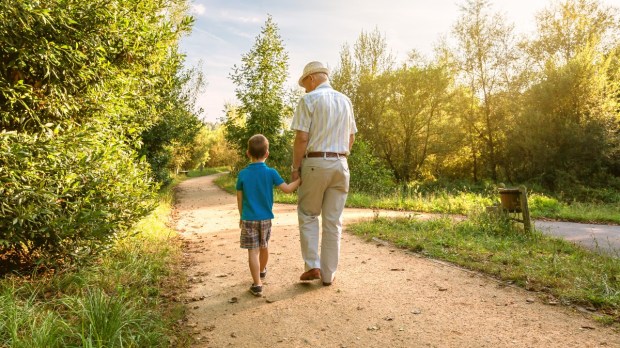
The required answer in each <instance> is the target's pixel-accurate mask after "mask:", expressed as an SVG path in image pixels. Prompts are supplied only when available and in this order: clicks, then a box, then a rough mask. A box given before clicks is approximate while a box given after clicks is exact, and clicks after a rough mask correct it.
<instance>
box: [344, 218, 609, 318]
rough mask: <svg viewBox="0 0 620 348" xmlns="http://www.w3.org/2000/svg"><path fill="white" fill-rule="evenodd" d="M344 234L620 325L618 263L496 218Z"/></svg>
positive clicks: (387, 224) (362, 228)
mask: <svg viewBox="0 0 620 348" xmlns="http://www.w3.org/2000/svg"><path fill="white" fill-rule="evenodd" d="M348 229H349V230H350V231H352V232H353V233H355V234H357V235H360V236H362V237H364V238H367V239H371V238H373V237H377V238H380V239H383V240H387V241H390V242H392V243H394V244H395V245H397V246H399V247H401V248H406V249H409V250H412V251H415V252H418V253H422V254H424V255H427V256H429V257H432V258H436V259H441V260H446V261H449V262H451V263H454V264H457V265H460V266H463V267H466V268H468V269H472V270H476V271H480V272H483V273H486V274H490V275H493V276H495V277H497V278H499V279H502V280H505V281H509V282H511V283H514V284H516V285H518V286H521V287H523V288H525V289H527V290H532V291H540V292H541V294H543V295H544V296H543V300H544V301H546V302H547V303H549V304H556V303H562V304H566V305H569V304H576V305H581V306H585V307H592V308H596V309H597V311H598V319H599V320H600V321H602V322H604V323H613V322H615V323H620V259H618V258H614V257H609V256H605V255H600V254H598V253H596V252H591V251H588V250H585V249H583V248H581V247H578V246H576V245H574V244H572V243H569V242H566V241H564V240H561V239H557V238H552V237H548V236H545V235H543V234H542V233H540V232H538V231H536V232H533V233H530V234H526V233H524V232H523V231H522V230H521V229H520V228H518V227H517V226H515V225H514V224H512V223H511V222H510V221H508V220H506V219H502V218H501V217H496V216H494V215H487V214H477V215H474V216H470V218H469V219H467V220H465V221H462V222H455V221H453V220H452V219H449V218H439V219H435V220H430V221H416V220H413V219H384V218H377V219H375V220H374V221H369V222H363V223H359V224H355V225H353V226H349V228H348Z"/></svg>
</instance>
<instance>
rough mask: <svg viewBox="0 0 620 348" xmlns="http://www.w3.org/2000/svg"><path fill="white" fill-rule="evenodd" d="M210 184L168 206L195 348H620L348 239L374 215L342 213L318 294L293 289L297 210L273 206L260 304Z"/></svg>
mask: <svg viewBox="0 0 620 348" xmlns="http://www.w3.org/2000/svg"><path fill="white" fill-rule="evenodd" d="M214 178H215V176H207V177H200V178H194V179H190V180H187V181H185V182H183V183H182V184H181V185H179V186H178V192H177V204H176V207H175V217H176V226H177V230H178V231H179V232H180V235H181V236H182V238H183V239H184V240H185V242H186V245H187V247H186V250H185V252H186V254H185V256H186V258H187V259H189V260H191V262H190V263H189V264H190V265H189V267H188V269H187V270H186V272H187V274H188V275H189V284H190V286H189V288H188V289H187V293H186V294H185V295H184V298H185V299H187V301H188V308H189V323H188V325H190V326H191V327H192V329H193V330H194V333H195V338H196V344H195V346H196V347H620V335H619V334H618V333H617V332H615V331H614V330H613V329H611V328H608V327H604V326H602V325H599V324H598V323H597V322H595V321H594V320H592V319H591V316H590V315H588V314H585V313H581V312H579V311H577V310H575V309H572V308H567V307H562V306H549V305H545V304H542V303H541V300H540V299H539V298H538V294H536V293H532V292H527V291H525V290H522V289H518V288H514V287H511V286H506V285H505V284H502V283H500V282H497V281H495V280H493V279H490V278H488V277H486V276H484V275H480V274H478V273H475V272H470V271H466V270H462V269H460V268H457V267H454V266H451V265H448V264H445V263H442V262H438V261H433V260H429V259H426V258H423V257H420V256H418V255H416V254H412V253H409V252H406V251H403V250H399V249H395V248H393V247H390V246H388V245H383V244H381V243H368V242H365V241H364V240H362V239H361V238H359V237H356V236H353V235H351V234H348V233H346V225H347V224H348V223H351V222H353V221H356V220H359V219H364V218H366V219H368V218H372V217H373V212H372V210H363V209H350V210H349V209H347V210H346V211H345V233H344V234H343V241H342V249H341V260H340V265H339V271H338V273H337V278H336V281H335V282H334V284H333V285H332V286H330V287H324V286H322V285H321V283H320V281H319V280H317V281H314V282H311V283H301V282H299V281H298V279H299V275H300V274H301V273H302V272H303V261H302V259H301V252H300V249H299V236H298V231H297V215H296V207H295V206H293V205H282V204H276V206H275V207H274V213H275V216H276V218H275V219H274V221H273V230H272V239H271V242H270V260H269V264H268V270H269V271H268V275H267V279H266V280H265V286H264V288H263V293H264V295H263V297H262V298H256V297H254V296H252V295H251V294H250V293H249V292H248V288H249V286H250V284H251V277H250V274H249V270H248V266H247V252H246V251H245V250H243V249H240V248H239V230H238V227H237V226H238V219H239V216H238V212H237V208H236V200H235V197H234V196H233V195H230V194H228V193H226V192H224V191H223V190H221V189H219V188H217V187H216V186H215V185H214V184H213V179H214ZM387 214H388V213H386V212H381V216H386V215H387ZM394 214H397V213H394ZM422 217H423V216H422Z"/></svg>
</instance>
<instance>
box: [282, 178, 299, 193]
mask: <svg viewBox="0 0 620 348" xmlns="http://www.w3.org/2000/svg"><path fill="white" fill-rule="evenodd" d="M299 183H301V178H297V180H295V181H292V182H291V183H290V184H287V183H285V182H283V183H281V184H280V185H279V186H278V188H279V189H280V190H281V191H282V192H284V193H291V192H293V191H295V190H296V189H297V187H299Z"/></svg>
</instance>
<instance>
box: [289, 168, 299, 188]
mask: <svg viewBox="0 0 620 348" xmlns="http://www.w3.org/2000/svg"><path fill="white" fill-rule="evenodd" d="M299 174H300V173H299V171H298V170H296V171H294V172H292V173H291V181H296V180H297V179H299ZM299 184H300V185H301V180H300V181H299Z"/></svg>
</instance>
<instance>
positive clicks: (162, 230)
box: [0, 188, 189, 347]
mask: <svg viewBox="0 0 620 348" xmlns="http://www.w3.org/2000/svg"><path fill="white" fill-rule="evenodd" d="M171 202H172V190H171V189H170V188H167V189H166V190H164V191H162V193H161V203H160V205H159V207H158V208H157V209H156V210H155V211H154V212H153V213H152V214H151V215H150V216H149V217H148V218H145V219H144V220H142V221H141V222H140V223H139V224H138V226H136V227H135V231H134V232H136V233H135V234H134V235H133V236H132V237H129V238H126V239H122V240H119V241H118V242H117V243H116V244H115V245H114V246H113V248H111V250H109V251H108V252H106V253H105V254H103V255H100V257H99V258H98V259H97V260H94V262H92V263H91V264H89V265H86V266H81V267H76V268H75V269H66V270H63V271H61V272H56V273H54V272H48V273H45V274H33V275H31V276H21V277H20V276H16V275H15V276H9V277H7V278H5V279H3V280H2V281H0V347H169V346H186V345H188V344H189V335H188V334H187V333H186V332H185V331H184V329H183V328H178V327H176V323H177V320H180V319H182V318H183V317H184V315H185V314H184V311H185V308H184V306H183V305H182V304H178V303H176V304H173V303H172V302H170V301H168V300H167V298H168V297H169V295H170V292H173V291H176V290H175V289H178V288H182V284H183V283H184V281H185V280H184V276H183V273H182V272H180V271H179V269H178V265H179V262H180V255H181V246H180V241H179V240H178V239H177V237H176V233H175V232H174V231H173V230H171V229H169V228H168V227H167V226H166V223H167V221H168V217H169V215H170V211H171ZM171 342H174V344H171Z"/></svg>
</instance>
